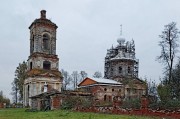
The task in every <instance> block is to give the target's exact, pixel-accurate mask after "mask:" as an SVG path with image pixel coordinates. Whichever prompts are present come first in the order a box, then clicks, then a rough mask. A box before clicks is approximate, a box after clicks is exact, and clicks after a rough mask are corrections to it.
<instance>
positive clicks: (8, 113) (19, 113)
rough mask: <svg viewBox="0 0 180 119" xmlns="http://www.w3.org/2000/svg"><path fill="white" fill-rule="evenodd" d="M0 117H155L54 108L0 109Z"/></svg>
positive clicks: (63, 118)
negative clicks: (42, 109) (34, 109)
mask: <svg viewBox="0 0 180 119" xmlns="http://www.w3.org/2000/svg"><path fill="white" fill-rule="evenodd" d="M0 119H155V118H150V117H140V116H126V115H111V114H98V113H84V112H73V111H66V110H56V111H48V112H25V109H0Z"/></svg>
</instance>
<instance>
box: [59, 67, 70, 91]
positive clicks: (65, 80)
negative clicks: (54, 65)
mask: <svg viewBox="0 0 180 119" xmlns="http://www.w3.org/2000/svg"><path fill="white" fill-rule="evenodd" d="M61 73H62V75H63V89H64V90H67V86H68V85H69V84H70V82H71V81H72V78H71V77H70V75H69V73H68V72H67V71H65V70H63V69H62V70H61Z"/></svg>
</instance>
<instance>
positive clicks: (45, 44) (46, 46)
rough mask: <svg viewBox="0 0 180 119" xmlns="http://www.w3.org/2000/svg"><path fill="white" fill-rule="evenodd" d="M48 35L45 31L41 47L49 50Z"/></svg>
mask: <svg viewBox="0 0 180 119" xmlns="http://www.w3.org/2000/svg"><path fill="white" fill-rule="evenodd" d="M49 43H50V36H49V35H48V34H47V33H45V34H43V49H44V50H49Z"/></svg>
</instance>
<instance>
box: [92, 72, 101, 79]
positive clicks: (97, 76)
mask: <svg viewBox="0 0 180 119" xmlns="http://www.w3.org/2000/svg"><path fill="white" fill-rule="evenodd" d="M93 77H94V78H102V73H101V72H99V71H96V72H95V73H94V75H93Z"/></svg>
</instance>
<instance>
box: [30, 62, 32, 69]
mask: <svg viewBox="0 0 180 119" xmlns="http://www.w3.org/2000/svg"><path fill="white" fill-rule="evenodd" d="M31 69H32V62H30V70H31Z"/></svg>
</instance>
